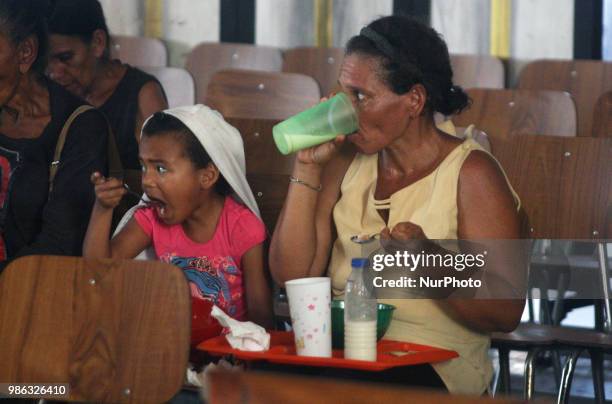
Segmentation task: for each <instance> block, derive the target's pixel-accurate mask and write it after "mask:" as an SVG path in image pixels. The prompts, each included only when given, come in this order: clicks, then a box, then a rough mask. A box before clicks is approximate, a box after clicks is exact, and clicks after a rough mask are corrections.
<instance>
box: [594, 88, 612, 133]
mask: <svg viewBox="0 0 612 404" xmlns="http://www.w3.org/2000/svg"><path fill="white" fill-rule="evenodd" d="M593 136H594V137H612V91H608V92H606V93H603V94H602V95H601V96H600V97H599V99H598V100H597V103H596V104H595V112H594V113H593Z"/></svg>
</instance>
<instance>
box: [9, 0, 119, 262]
mask: <svg viewBox="0 0 612 404" xmlns="http://www.w3.org/2000/svg"><path fill="white" fill-rule="evenodd" d="M44 4H45V2H44V1H41V0H2V1H0V230H1V233H0V236H1V237H0V244H1V248H0V270H1V269H2V268H4V266H5V265H6V264H7V262H8V260H10V259H12V258H15V257H17V256H23V255H30V254H58V255H80V254H81V245H82V242H83V237H84V235H85V230H86V228H87V223H88V219H89V214H90V212H91V207H92V205H93V202H94V193H93V188H92V186H91V184H90V182H89V176H90V175H91V173H92V172H94V171H96V170H99V169H104V170H105V171H106V165H107V156H106V150H107V146H106V145H107V141H108V129H107V124H106V122H105V119H104V116H103V115H102V114H101V113H100V112H98V111H96V110H90V111H87V112H84V113H82V114H81V115H79V116H78V117H77V118H76V119H75V120H74V121H73V123H72V125H71V126H70V130H69V131H68V135H67V138H66V143H65V145H64V147H63V149H62V154H61V157H60V163H59V169H58V171H57V175H56V177H55V180H54V181H53V190H52V191H51V193H49V167H50V164H51V162H52V160H53V154H54V151H55V147H56V143H57V139H58V136H59V133H60V132H61V130H62V127H63V126H64V124H65V122H66V120H67V118H68V117H69V116H70V115H71V114H72V112H73V111H74V110H75V109H76V108H78V107H79V106H80V105H83V104H84V102H83V101H81V100H79V99H77V98H76V97H74V96H73V95H71V94H70V93H68V92H66V91H65V90H64V89H62V88H61V87H60V86H58V85H57V84H55V83H52V82H50V81H49V80H48V79H46V78H45V77H44V75H43V71H44V69H45V51H46V47H47V36H46V26H45V21H44V15H45V14H44V13H45V7H44Z"/></svg>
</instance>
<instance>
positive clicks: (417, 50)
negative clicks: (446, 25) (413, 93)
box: [346, 16, 469, 115]
mask: <svg viewBox="0 0 612 404" xmlns="http://www.w3.org/2000/svg"><path fill="white" fill-rule="evenodd" d="M353 53H357V54H362V55H366V56H371V57H374V58H376V59H378V60H379V61H380V66H381V70H382V71H381V72H380V75H381V79H382V80H383V81H384V82H385V83H386V84H387V85H388V86H389V88H390V89H391V90H392V91H393V92H394V93H396V94H405V93H407V92H408V91H410V89H411V88H412V87H413V86H414V85H415V84H422V85H423V86H424V87H425V89H426V90H427V101H426V104H425V108H426V109H427V110H428V111H430V112H432V113H433V112H434V111H437V112H441V113H442V114H444V115H451V114H454V113H457V112H460V111H461V110H462V109H463V108H465V107H466V106H467V105H468V102H469V99H468V96H467V94H466V93H465V92H464V91H463V89H462V88H461V87H459V86H456V85H454V84H453V71H452V68H451V65H450V57H449V54H448V48H447V46H446V43H445V42H444V40H443V39H442V37H441V36H440V34H438V33H437V32H436V31H435V30H434V29H433V28H430V27H428V26H427V25H425V24H423V23H421V22H419V21H417V20H415V19H413V18H410V17H406V16H388V17H382V18H379V19H377V20H375V21H374V22H372V23H371V24H369V25H368V26H367V27H366V28H364V29H363V30H362V31H361V33H360V34H359V35H356V36H354V37H352V38H351V39H350V40H349V41H348V43H347V45H346V54H347V55H350V54H353Z"/></svg>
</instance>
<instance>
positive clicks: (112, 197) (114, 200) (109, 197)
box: [91, 171, 127, 209]
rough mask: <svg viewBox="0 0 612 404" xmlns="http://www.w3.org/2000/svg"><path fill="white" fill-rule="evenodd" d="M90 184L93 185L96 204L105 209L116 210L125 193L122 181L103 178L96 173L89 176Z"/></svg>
mask: <svg viewBox="0 0 612 404" xmlns="http://www.w3.org/2000/svg"><path fill="white" fill-rule="evenodd" d="M91 182H92V184H94V185H95V192H96V204H97V205H98V206H100V207H102V208H105V209H114V208H116V207H117V205H119V202H121V198H123V195H125V194H126V192H127V190H126V189H125V187H124V186H123V181H120V180H118V179H117V178H104V176H103V175H102V174H100V173H99V172H97V171H96V172H95V173H93V174H92V175H91Z"/></svg>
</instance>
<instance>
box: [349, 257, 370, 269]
mask: <svg viewBox="0 0 612 404" xmlns="http://www.w3.org/2000/svg"><path fill="white" fill-rule="evenodd" d="M351 266H352V267H353V268H365V267H367V266H368V259H367V258H353V259H352V260H351Z"/></svg>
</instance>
